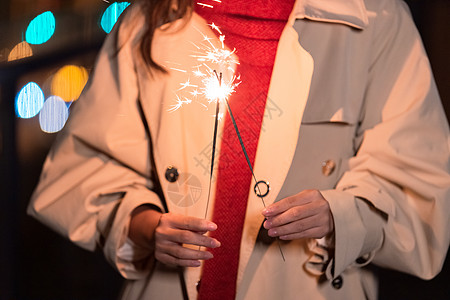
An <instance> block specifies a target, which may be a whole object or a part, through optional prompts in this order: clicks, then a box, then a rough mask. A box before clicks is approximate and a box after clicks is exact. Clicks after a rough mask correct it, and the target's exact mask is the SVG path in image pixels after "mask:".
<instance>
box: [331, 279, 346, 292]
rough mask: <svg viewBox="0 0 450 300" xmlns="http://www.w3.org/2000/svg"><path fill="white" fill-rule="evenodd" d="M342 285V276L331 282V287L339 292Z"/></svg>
mask: <svg viewBox="0 0 450 300" xmlns="http://www.w3.org/2000/svg"><path fill="white" fill-rule="evenodd" d="M343 283H344V281H343V279H342V276H338V277H336V278H335V279H333V281H332V282H331V285H332V286H333V287H334V288H335V289H336V290H339V289H340V288H341V287H342V284H343Z"/></svg>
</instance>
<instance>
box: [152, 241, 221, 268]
mask: <svg viewBox="0 0 450 300" xmlns="http://www.w3.org/2000/svg"><path fill="white" fill-rule="evenodd" d="M163 254H166V255H169V256H171V257H172V258H174V259H177V260H194V261H198V260H208V259H211V258H213V255H212V253H211V252H208V251H204V250H198V249H190V248H187V247H184V246H182V245H179V244H176V243H159V244H158V245H157V246H156V248H155V257H161V255H163ZM165 262H167V261H165ZM169 263H178V262H176V261H174V260H173V259H172V261H171V262H169Z"/></svg>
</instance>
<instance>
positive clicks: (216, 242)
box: [211, 240, 221, 248]
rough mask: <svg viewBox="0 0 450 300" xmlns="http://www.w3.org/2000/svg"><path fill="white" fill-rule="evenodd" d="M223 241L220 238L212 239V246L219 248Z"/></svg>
mask: <svg viewBox="0 0 450 300" xmlns="http://www.w3.org/2000/svg"><path fill="white" fill-rule="evenodd" d="M220 245H221V243H220V242H219V241H218V240H212V241H211V248H217V247H220Z"/></svg>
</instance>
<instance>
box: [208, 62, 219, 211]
mask: <svg viewBox="0 0 450 300" xmlns="http://www.w3.org/2000/svg"><path fill="white" fill-rule="evenodd" d="M214 74H216V76H217V80H219V85H221V84H222V73H220V75H217V72H216V70H214ZM219 106H220V103H219V100H217V101H216V118H215V120H214V134H213V145H212V153H211V171H210V173H209V187H208V200H207V202H206V210H205V219H206V216H207V215H208V207H209V199H210V196H211V182H212V175H213V171H214V157H215V154H216V142H217V124H218V123H219Z"/></svg>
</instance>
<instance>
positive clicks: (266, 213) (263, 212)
mask: <svg viewBox="0 0 450 300" xmlns="http://www.w3.org/2000/svg"><path fill="white" fill-rule="evenodd" d="M271 212H272V211H271V210H270V209H269V208H265V209H264V210H263V211H262V214H263V215H265V216H268V215H270V213H271Z"/></svg>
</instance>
